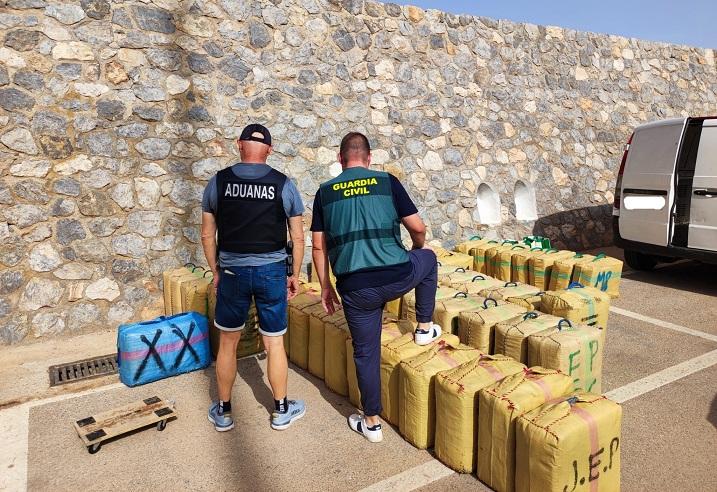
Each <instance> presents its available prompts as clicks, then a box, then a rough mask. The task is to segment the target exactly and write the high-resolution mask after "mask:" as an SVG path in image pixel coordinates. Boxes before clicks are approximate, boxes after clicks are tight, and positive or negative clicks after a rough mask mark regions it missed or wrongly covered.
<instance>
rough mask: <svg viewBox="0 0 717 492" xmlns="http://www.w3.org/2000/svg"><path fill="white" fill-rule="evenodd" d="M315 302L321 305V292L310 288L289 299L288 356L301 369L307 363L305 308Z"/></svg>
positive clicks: (307, 342) (307, 323)
mask: <svg viewBox="0 0 717 492" xmlns="http://www.w3.org/2000/svg"><path fill="white" fill-rule="evenodd" d="M317 304H318V305H319V307H321V292H319V291H316V290H313V289H311V288H308V289H307V290H306V291H305V292H303V293H302V294H299V295H297V296H296V297H294V298H293V299H291V300H290V301H289V333H290V335H289V358H290V359H291V362H293V363H294V364H296V365H298V366H299V367H302V368H303V369H306V368H307V367H308V365H309V360H308V359H309V314H308V313H307V312H305V310H306V309H308V308H309V307H312V306H316V305H317ZM321 309H323V308H321ZM302 364H303V365H302Z"/></svg>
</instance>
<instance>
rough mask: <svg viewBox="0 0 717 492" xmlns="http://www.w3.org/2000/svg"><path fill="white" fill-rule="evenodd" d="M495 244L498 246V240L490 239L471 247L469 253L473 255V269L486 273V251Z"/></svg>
mask: <svg viewBox="0 0 717 492" xmlns="http://www.w3.org/2000/svg"><path fill="white" fill-rule="evenodd" d="M496 246H500V241H495V240H490V241H487V242H485V243H482V244H479V245H478V246H474V247H473V248H472V250H471V254H472V255H473V270H475V271H476V272H478V273H485V274H488V264H487V263H486V253H487V252H488V250H489V249H492V248H495V247H496Z"/></svg>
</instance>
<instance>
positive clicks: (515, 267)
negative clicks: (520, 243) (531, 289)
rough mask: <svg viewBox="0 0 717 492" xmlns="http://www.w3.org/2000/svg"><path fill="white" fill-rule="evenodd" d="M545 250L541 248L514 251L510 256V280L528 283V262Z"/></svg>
mask: <svg viewBox="0 0 717 492" xmlns="http://www.w3.org/2000/svg"><path fill="white" fill-rule="evenodd" d="M544 252H545V250H543V249H541V248H532V249H524V250H519V251H515V252H514V253H513V256H512V260H511V261H512V263H511V265H510V280H512V281H513V282H521V283H524V284H528V283H530V276H529V275H528V260H530V258H533V257H535V256H538V255H541V254H543V253H544Z"/></svg>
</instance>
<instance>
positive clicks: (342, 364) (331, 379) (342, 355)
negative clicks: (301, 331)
mask: <svg viewBox="0 0 717 492" xmlns="http://www.w3.org/2000/svg"><path fill="white" fill-rule="evenodd" d="M347 340H351V334H350V333H349V327H348V324H347V323H346V321H345V320H344V321H343V322H338V321H337V322H326V323H325V324H324V345H325V350H324V382H325V383H326V387H327V388H329V389H330V390H331V391H333V392H334V393H338V394H339V395H342V396H348V394H349V386H348V376H347V375H346V367H347V363H346V355H347V354H346V341H347ZM309 355H310V354H309ZM351 355H352V356H353V353H352V354H351ZM309 362H311V359H309ZM354 377H355V376H354Z"/></svg>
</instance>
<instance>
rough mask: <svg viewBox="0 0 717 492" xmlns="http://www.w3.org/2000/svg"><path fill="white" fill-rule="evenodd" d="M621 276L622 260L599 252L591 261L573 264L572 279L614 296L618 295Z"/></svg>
mask: <svg viewBox="0 0 717 492" xmlns="http://www.w3.org/2000/svg"><path fill="white" fill-rule="evenodd" d="M621 278H622V261H620V260H618V259H617V258H612V257H610V256H605V255H604V254H602V253H601V254H599V255H597V256H596V257H595V259H593V261H590V262H587V263H581V264H580V265H575V269H574V270H573V277H572V281H573V282H579V283H581V284H583V285H588V286H591V287H595V288H596V289H600V290H601V291H603V292H607V293H608V294H609V295H610V297H612V298H615V297H619V296H620V279H621Z"/></svg>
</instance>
